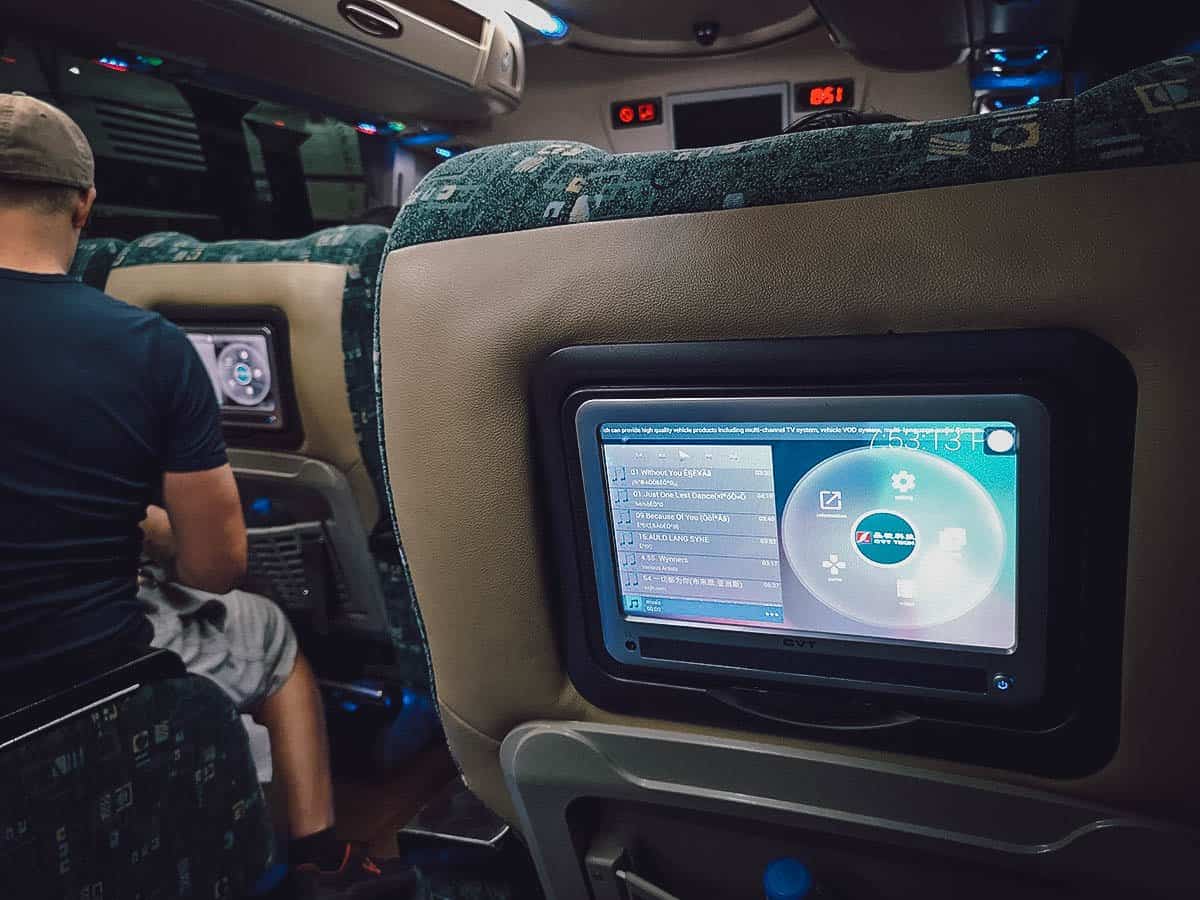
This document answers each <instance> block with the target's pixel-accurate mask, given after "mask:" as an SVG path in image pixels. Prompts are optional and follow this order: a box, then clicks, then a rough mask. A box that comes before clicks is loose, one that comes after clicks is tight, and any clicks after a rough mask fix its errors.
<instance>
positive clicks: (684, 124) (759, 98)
mask: <svg viewBox="0 0 1200 900" xmlns="http://www.w3.org/2000/svg"><path fill="white" fill-rule="evenodd" d="M782 98H783V92H782V91H773V92H771V93H766V94H762V93H759V94H749V95H746V96H741V97H731V98H729V99H724V100H700V101H696V102H691V103H680V102H675V103H673V104H672V107H671V110H672V111H671V118H672V122H673V125H674V129H675V146H676V148H677V149H680V150H684V149H688V148H691V147H717V146H720V145H722V144H734V143H737V142H739V141H752V140H754V139H756V138H763V137H770V136H771V135H775V134H779V133H780V132H781V131H782V130H783V99H782Z"/></svg>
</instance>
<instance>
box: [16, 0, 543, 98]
mask: <svg viewBox="0 0 1200 900" xmlns="http://www.w3.org/2000/svg"><path fill="white" fill-rule="evenodd" d="M5 11H6V13H8V14H9V15H11V16H12V17H13V18H14V19H15V20H16V21H19V22H23V23H26V24H28V25H32V26H34V27H35V28H37V29H39V31H44V32H47V33H50V32H52V33H55V34H61V35H63V36H64V37H67V38H73V39H75V40H77V41H83V42H87V43H88V44H89V46H90V45H101V44H104V43H105V42H108V43H110V44H111V45H112V46H115V47H120V48H123V49H126V50H131V51H137V52H149V53H153V54H155V55H156V56H166V57H170V58H171V59H172V60H173V61H175V62H177V63H180V64H186V66H187V67H188V69H189V70H190V71H189V76H188V77H189V79H190V80H194V81H196V82H198V83H201V84H204V83H213V84H217V85H219V86H220V87H221V88H223V89H229V88H234V89H238V90H242V91H245V92H246V93H249V94H252V95H254V96H257V97H261V98H263V99H277V100H279V101H281V102H288V103H295V102H296V100H297V98H298V97H300V98H304V100H305V102H306V105H309V106H311V107H313V108H318V109H324V110H326V111H328V112H331V113H341V114H344V115H346V116H347V117H351V116H357V117H361V116H367V115H374V116H380V117H395V118H404V117H411V118H416V119H422V118H424V119H429V120H433V121H439V122H445V121H473V120H481V119H485V118H487V117H488V116H490V115H494V114H497V113H502V112H507V111H509V110H512V109H514V108H516V106H517V105H518V104H519V103H520V101H521V95H522V92H523V89H524V81H525V65H524V48H523V45H522V42H521V36H520V33H519V32H518V30H517V26H516V24H515V23H514V22H513V21H512V19H510V18H509V17H508V16H507V15H505V14H503V13H497V12H496V11H495V10H493V9H491V8H490V7H488V6H487V5H486V4H484V3H481V2H479V3H476V2H468V3H459V2H457V0H404V2H399V3H394V2H387V0H341V2H339V0H270V2H269V3H257V2H249V0H175V2H172V4H171V9H170V15H164V14H163V11H162V8H161V5H160V4H158V3H156V2H151V0H127V2H123V3H120V4H104V5H99V4H95V3H85V2H82V0H64V2H63V3H62V4H59V5H57V6H52V7H47V6H46V4H43V3H37V2H35V0H10V2H9V3H8V4H6V10H5Z"/></svg>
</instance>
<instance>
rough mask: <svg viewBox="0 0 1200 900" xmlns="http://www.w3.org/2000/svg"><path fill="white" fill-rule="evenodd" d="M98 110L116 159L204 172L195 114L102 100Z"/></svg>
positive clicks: (98, 101)
mask: <svg viewBox="0 0 1200 900" xmlns="http://www.w3.org/2000/svg"><path fill="white" fill-rule="evenodd" d="M95 109H96V115H97V117H98V118H99V119H100V124H101V125H103V126H104V131H105V133H106V135H107V137H108V144H109V146H110V148H111V152H112V155H113V156H115V157H116V158H118V159H127V160H130V161H132V162H138V163H146V164H149V165H153V166H163V167H166V168H170V169H182V170H184V171H189V172H203V171H205V161H204V151H203V149H202V148H201V146H200V135H199V134H198V132H197V131H196V121H195V119H194V118H192V116H190V115H184V114H181V113H175V112H166V111H160V110H154V109H149V108H147V107H143V106H135V105H133V104H130V103H121V102H119V101H116V100H103V99H97V100H96V101H95Z"/></svg>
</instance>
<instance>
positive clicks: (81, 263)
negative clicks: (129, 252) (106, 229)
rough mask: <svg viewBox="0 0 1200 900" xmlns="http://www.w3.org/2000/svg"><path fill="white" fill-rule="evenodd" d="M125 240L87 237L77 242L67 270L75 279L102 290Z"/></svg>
mask: <svg viewBox="0 0 1200 900" xmlns="http://www.w3.org/2000/svg"><path fill="white" fill-rule="evenodd" d="M124 246H125V242H124V241H119V240H117V239H116V238H87V239H86V240H82V241H80V242H79V247H78V249H77V250H76V251H75V257H74V258H73V259H72V260H71V269H70V271H68V272H67V274H68V275H70V276H71V277H72V278H74V279H75V280H76V281H82V282H83V283H84V284H86V285H88V286H89V287H94V288H95V289H96V290H98V291H102V290H104V285H105V283H106V282H107V281H108V273H109V271H110V270H111V269H112V267H113V261H114V260H116V258H117V255H118V254H119V253H120V252H121V250H122V248H124Z"/></svg>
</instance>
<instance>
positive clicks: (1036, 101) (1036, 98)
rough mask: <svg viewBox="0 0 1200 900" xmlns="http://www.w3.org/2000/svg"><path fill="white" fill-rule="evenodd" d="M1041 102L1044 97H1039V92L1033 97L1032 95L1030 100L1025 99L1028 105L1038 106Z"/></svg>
mask: <svg viewBox="0 0 1200 900" xmlns="http://www.w3.org/2000/svg"><path fill="white" fill-rule="evenodd" d="M1041 102H1042V98H1041V97H1039V96H1038V95H1037V94H1034V95H1033V96H1032V97H1030V98H1029V99H1028V100H1026V101H1025V105H1026V106H1037V105H1038V104H1039V103H1041Z"/></svg>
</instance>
